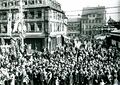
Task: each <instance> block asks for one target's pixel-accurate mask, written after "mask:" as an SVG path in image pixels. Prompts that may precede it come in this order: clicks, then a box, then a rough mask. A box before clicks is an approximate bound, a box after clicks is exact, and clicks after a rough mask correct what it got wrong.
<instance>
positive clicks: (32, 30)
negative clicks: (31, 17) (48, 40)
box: [30, 23, 35, 32]
mask: <svg viewBox="0 0 120 85" xmlns="http://www.w3.org/2000/svg"><path fill="white" fill-rule="evenodd" d="M30 28H31V30H30V31H31V32H34V31H35V28H34V23H30Z"/></svg>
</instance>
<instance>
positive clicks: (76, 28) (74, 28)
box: [68, 27, 80, 31]
mask: <svg viewBox="0 0 120 85" xmlns="http://www.w3.org/2000/svg"><path fill="white" fill-rule="evenodd" d="M79 30H80V27H69V28H68V31H79Z"/></svg>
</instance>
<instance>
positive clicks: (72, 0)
mask: <svg viewBox="0 0 120 85" xmlns="http://www.w3.org/2000/svg"><path fill="white" fill-rule="evenodd" d="M56 1H58V2H59V3H60V4H61V7H62V10H63V11H65V13H66V15H69V17H78V16H77V15H78V14H79V15H81V13H82V11H76V10H82V9H83V7H96V6H105V7H114V6H120V0H56ZM106 11H107V13H108V14H106V17H107V19H109V17H111V18H113V19H114V20H116V21H118V20H120V18H118V14H119V16H120V13H115V12H120V7H119V9H118V8H111V9H106ZM109 13H114V14H109Z"/></svg>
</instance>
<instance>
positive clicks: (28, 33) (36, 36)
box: [25, 32, 45, 38]
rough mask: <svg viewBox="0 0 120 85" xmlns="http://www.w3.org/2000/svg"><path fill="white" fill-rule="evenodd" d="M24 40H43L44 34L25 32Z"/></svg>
mask: <svg viewBox="0 0 120 85" xmlns="http://www.w3.org/2000/svg"><path fill="white" fill-rule="evenodd" d="M25 38H45V33H43V32H27V33H25Z"/></svg>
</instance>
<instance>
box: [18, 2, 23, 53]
mask: <svg viewBox="0 0 120 85" xmlns="http://www.w3.org/2000/svg"><path fill="white" fill-rule="evenodd" d="M19 11H20V18H21V20H20V21H21V27H22V28H21V32H20V33H21V34H20V37H21V44H22V45H21V46H22V52H23V51H24V37H23V4H22V0H20V9H19Z"/></svg>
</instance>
